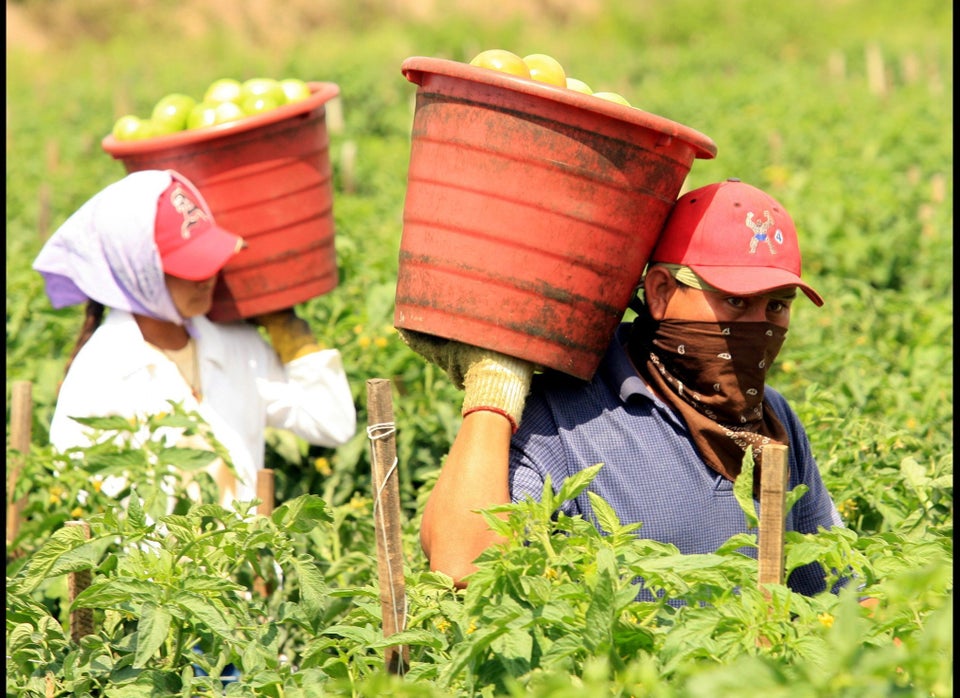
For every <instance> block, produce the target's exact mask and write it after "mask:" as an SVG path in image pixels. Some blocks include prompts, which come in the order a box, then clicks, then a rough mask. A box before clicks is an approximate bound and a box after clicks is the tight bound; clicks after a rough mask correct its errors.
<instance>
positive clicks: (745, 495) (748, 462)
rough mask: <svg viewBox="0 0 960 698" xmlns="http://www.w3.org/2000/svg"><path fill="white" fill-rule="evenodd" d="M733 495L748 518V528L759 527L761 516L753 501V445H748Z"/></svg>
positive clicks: (734, 484) (734, 485)
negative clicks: (758, 514)
mask: <svg viewBox="0 0 960 698" xmlns="http://www.w3.org/2000/svg"><path fill="white" fill-rule="evenodd" d="M733 496H734V497H736V499H737V503H738V504H739V505H740V509H741V510H742V511H743V515H744V516H745V517H746V519H747V529H753V528H758V527H759V526H760V518H759V517H758V516H757V505H756V504H755V503H754V501H753V446H747V450H746V452H745V453H744V454H743V461H742V465H741V468H740V474H739V475H737V479H736V480H735V481H734V483H733Z"/></svg>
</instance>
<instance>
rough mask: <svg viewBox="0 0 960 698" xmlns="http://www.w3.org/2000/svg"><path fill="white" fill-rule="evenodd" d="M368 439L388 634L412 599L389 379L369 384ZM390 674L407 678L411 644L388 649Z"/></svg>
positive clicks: (403, 619) (396, 629)
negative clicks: (409, 596)
mask: <svg viewBox="0 0 960 698" xmlns="http://www.w3.org/2000/svg"><path fill="white" fill-rule="evenodd" d="M367 415H368V421H367V435H368V437H369V439H370V449H371V458H370V461H371V465H372V470H373V486H374V504H373V513H374V528H375V530H376V532H377V571H378V576H379V580H380V608H381V611H382V613H383V636H384V637H385V638H386V637H390V636H391V635H393V634H394V633H396V632H399V631H402V630H403V629H404V628H405V624H406V610H407V598H406V588H405V581H404V576H403V550H402V548H401V545H400V487H399V484H398V480H397V469H396V465H397V449H396V440H395V435H396V428H395V425H394V423H393V404H392V402H391V393H390V381H389V380H387V379H385V378H372V379H370V380H368V381H367ZM384 661H385V664H386V666H387V670H388V671H389V672H390V673H392V674H403V673H404V672H406V670H407V667H408V666H409V663H410V649H409V647H407V646H406V645H399V646H396V645H395V646H391V647H387V648H386V650H385V651H384Z"/></svg>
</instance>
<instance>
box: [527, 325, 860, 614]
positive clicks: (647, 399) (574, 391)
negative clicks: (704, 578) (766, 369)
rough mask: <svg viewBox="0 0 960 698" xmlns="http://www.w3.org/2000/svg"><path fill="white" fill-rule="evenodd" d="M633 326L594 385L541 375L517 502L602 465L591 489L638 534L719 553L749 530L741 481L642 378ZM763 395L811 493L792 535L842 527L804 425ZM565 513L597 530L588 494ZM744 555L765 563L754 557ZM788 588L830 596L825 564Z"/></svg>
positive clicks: (777, 398)
mask: <svg viewBox="0 0 960 698" xmlns="http://www.w3.org/2000/svg"><path fill="white" fill-rule="evenodd" d="M629 328H630V325H629V324H628V323H624V324H621V325H620V327H619V328H618V330H617V332H616V334H615V336H614V338H613V340H612V341H611V344H610V347H609V348H608V349H607V352H606V355H605V356H604V358H603V360H602V361H601V363H600V367H599V368H598V369H597V372H596V374H595V375H594V378H593V380H591V381H590V382H586V381H583V380H579V379H576V378H573V377H571V376H567V375H565V374H562V373H559V372H555V371H547V372H545V373H542V374H538V375H536V376H535V377H534V381H533V385H532V387H531V391H530V395H529V396H528V397H527V401H526V405H525V408H524V412H523V418H522V420H521V424H520V428H519V430H518V431H517V433H516V434H515V435H514V437H513V442H512V444H511V451H510V492H511V497H512V500H513V501H514V502H519V501H523V500H524V499H525V498H526V497H527V496H530V497H532V498H534V499H537V500H539V498H540V494H541V492H542V491H543V483H544V480H545V478H546V476H547V475H550V478H551V480H552V482H553V487H554V489H555V490H559V488H560V485H561V483H562V481H563V480H564V479H565V478H567V477H569V476H571V475H573V474H574V473H577V472H579V471H581V470H583V469H584V468H588V467H590V466H593V465H595V464H597V463H603V464H604V467H602V468H601V469H600V472H599V473H598V475H597V477H596V478H595V479H594V480H593V483H592V484H591V485H590V487H589V489H590V490H592V491H593V492H595V493H596V494H598V495H600V497H602V498H603V499H604V501H606V502H607V503H608V504H609V505H610V506H612V507H613V509H614V510H615V511H616V513H617V515H618V516H619V518H620V523H621V524H630V523H642V527H641V528H640V530H639V531H638V532H637V534H638V535H639V536H642V537H643V538H648V539H653V540H657V541H660V542H663V543H671V544H673V545H675V546H676V547H677V549H678V550H679V551H680V552H681V553H684V554H700V553H713V552H716V550H717V549H718V548H719V547H720V546H721V545H722V544H723V543H725V542H726V541H727V540H728V539H729V538H731V537H732V536H733V535H735V534H738V533H746V532H748V530H747V528H746V521H745V518H744V515H743V511H742V510H741V509H740V505H739V504H738V503H737V501H736V498H735V497H734V495H733V483H732V482H730V481H729V480H726V479H724V478H723V477H721V476H720V475H719V474H717V472H716V471H714V470H712V469H711V468H710V467H708V466H707V465H706V464H705V463H704V462H703V461H702V460H701V459H700V456H699V455H698V454H697V451H696V449H695V448H694V446H693V441H692V440H691V437H690V433H689V431H688V430H687V427H686V424H685V423H684V422H683V420H682V419H681V418H680V417H679V416H677V415H676V414H675V413H674V412H673V411H672V410H671V409H670V408H669V407H668V406H667V405H666V404H665V403H664V402H663V401H661V400H660V399H659V398H657V397H656V396H655V395H654V394H653V393H652V392H651V391H650V389H649V388H648V387H647V385H646V383H645V382H644V381H643V380H642V379H641V378H640V377H639V376H638V375H637V372H636V371H635V370H634V368H633V365H632V364H631V363H630V360H629V358H628V356H627V353H626V351H625V350H624V348H623V344H624V343H625V341H626V337H627V336H628V332H629ZM764 395H765V400H766V403H767V406H768V407H769V408H771V409H772V410H773V411H774V413H775V414H776V415H777V417H778V418H779V419H780V421H781V422H782V423H783V425H784V427H785V428H786V429H787V433H788V434H789V435H790V449H789V452H788V457H789V468H790V480H789V485H788V487H789V488H791V489H792V488H794V487H796V486H797V485H798V484H800V483H803V484H805V485H807V487H808V488H809V490H808V491H807V493H806V494H804V495H803V497H801V498H800V500H799V501H798V502H797V503H796V504H795V505H794V506H793V508H792V509H791V510H790V512H789V513H788V514H787V517H786V522H785V525H786V530H788V531H800V532H802V533H816V532H817V530H818V527H820V526H823V527H824V528H831V527H833V526H842V525H843V523H842V521H841V519H840V515H839V514H838V513H837V509H836V507H835V506H834V504H833V501H832V500H831V498H830V495H829V494H828V492H827V490H826V488H825V487H824V484H823V480H822V479H821V477H820V471H819V469H818V468H817V464H816V461H815V460H814V458H813V455H812V454H811V452H810V441H809V439H808V437H807V435H806V432H805V431H804V429H803V426H802V425H801V424H800V421H799V418H798V417H797V415H796V414H795V413H794V411H793V410H792V409H791V408H790V406H789V405H788V404H787V401H786V400H785V399H784V398H783V396H782V395H780V394H779V393H777V392H776V391H775V390H773V389H771V388H770V387H769V386H768V387H767V388H766V390H765V393H764ZM561 509H562V511H563V512H564V513H565V514H568V515H570V516H577V515H580V516H582V517H583V518H584V519H586V520H588V521H594V522H596V519H595V517H594V516H593V512H592V509H591V506H590V501H589V498H588V497H587V493H586V491H584V492H582V493H581V494H580V495H579V496H578V497H577V498H576V499H575V500H570V501H567V502H565V503H564V504H563V505H562V507H561ZM753 532H754V533H755V532H756V531H753ZM744 552H747V553H748V554H752V555H754V556H756V550H755V549H752V548H751V549H744ZM787 583H788V585H789V586H790V587H791V588H792V589H793V590H794V591H796V592H798V593H802V594H807V595H812V594H816V593H820V592H822V591H824V589H825V581H824V576H823V572H822V570H821V568H820V566H819V565H818V564H817V563H811V564H809V565H805V566H804V567H801V568H798V569H796V570H794V571H793V573H792V574H791V575H790V578H789V579H788V580H787ZM643 596H644V594H643V593H642V594H641V595H640V597H638V598H643Z"/></svg>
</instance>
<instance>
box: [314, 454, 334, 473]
mask: <svg viewBox="0 0 960 698" xmlns="http://www.w3.org/2000/svg"><path fill="white" fill-rule="evenodd" d="M313 467H314V468H315V469H316V471H317V472H318V473H320V474H321V475H323V476H324V477H328V476H329V475H331V474H332V473H333V469H332V468H331V467H330V461H328V460H327V459H326V458H324V457H323V456H320V457H319V458H317V459H316V460H315V461H313Z"/></svg>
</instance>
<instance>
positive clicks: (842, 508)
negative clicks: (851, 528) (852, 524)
mask: <svg viewBox="0 0 960 698" xmlns="http://www.w3.org/2000/svg"><path fill="white" fill-rule="evenodd" d="M856 510H857V503H856V502H855V501H854V500H852V499H845V500H844V501H842V502H840V503H839V504H838V505H837V511H838V512H839V514H840V516H843V517H847V516H850V515H852V514H853V512H855V511H856Z"/></svg>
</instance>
